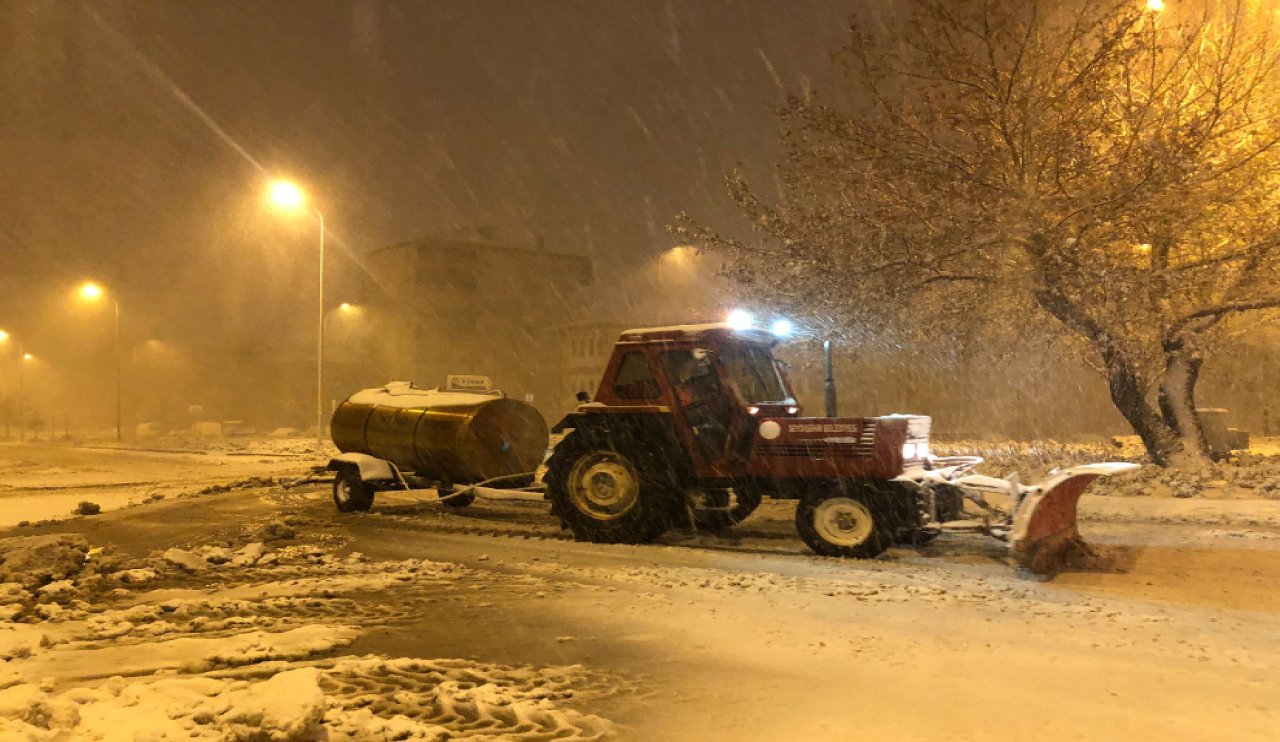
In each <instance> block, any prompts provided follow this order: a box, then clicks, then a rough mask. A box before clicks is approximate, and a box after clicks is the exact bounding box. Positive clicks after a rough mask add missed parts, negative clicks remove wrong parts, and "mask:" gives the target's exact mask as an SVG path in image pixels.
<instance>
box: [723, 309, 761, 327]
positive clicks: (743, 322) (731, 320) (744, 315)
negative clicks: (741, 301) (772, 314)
mask: <svg viewBox="0 0 1280 742" xmlns="http://www.w3.org/2000/svg"><path fill="white" fill-rule="evenodd" d="M755 321H756V320H755V317H752V316H751V312H748V311H747V310H745V309H735V310H733V311H732V312H729V316H728V317H726V318H725V322H726V323H728V325H729V327H731V328H733V329H735V330H738V331H739V332H741V331H743V330H750V329H751V327H752V326H753V325H754V324H755Z"/></svg>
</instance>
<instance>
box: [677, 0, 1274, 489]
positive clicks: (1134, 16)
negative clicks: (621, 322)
mask: <svg viewBox="0 0 1280 742" xmlns="http://www.w3.org/2000/svg"><path fill="white" fill-rule="evenodd" d="M1274 20H1275V19H1274V16H1273V13H1272V12H1267V11H1263V10H1260V9H1259V8H1257V7H1256V4H1251V3H1245V2H1237V3H1234V4H1223V5H1214V6H1213V7H1212V8H1211V9H1210V10H1207V11H1205V12H1204V13H1203V15H1200V16H1198V17H1194V18H1178V17H1175V16H1174V14H1173V11H1172V10H1170V11H1166V12H1165V13H1163V14H1156V13H1150V12H1146V11H1145V9H1144V8H1143V6H1142V4H1141V3H1139V2H1136V0H1125V1H1124V2H1116V1H1113V0H1076V1H1075V2H1068V3H1049V2H1036V1H1031V2H1024V3H1005V2H995V1H994V0H959V1H952V0H910V1H909V2H906V3H904V4H903V9H902V11H901V12H900V13H898V14H897V15H895V16H893V17H891V18H888V19H886V20H884V21H883V22H881V23H880V24H878V25H876V26H875V27H872V26H871V25H868V24H865V23H862V22H860V21H858V20H854V21H853V22H852V24H851V29H850V32H851V40H850V43H849V45H848V46H847V47H846V48H845V49H844V50H843V52H842V53H841V55H840V57H839V59H840V60H841V61H842V63H843V70H844V73H845V78H844V79H845V81H846V85H844V86H843V87H841V88H840V89H837V90H833V91H830V92H829V93H826V94H824V95H825V96H826V97H824V98H822V99H819V98H818V97H817V96H815V95H813V94H808V93H807V94H806V95H803V96H801V95H795V96H791V97H790V98H789V99H788V100H787V102H786V104H785V105H784V106H783V107H782V108H781V109H780V110H779V112H778V115H779V119H780V123H781V135H782V143H783V145H784V148H785V151H786V153H787V157H786V160H785V162H783V163H781V164H780V166H779V171H780V175H781V179H780V184H781V185H780V191H779V193H778V194H777V196H776V198H773V197H769V198H766V197H765V196H763V195H761V193H760V192H758V191H756V190H755V189H753V188H752V186H751V185H750V184H749V183H747V182H746V180H745V179H744V178H743V176H742V175H741V174H740V173H737V172H734V173H730V175H729V176H728V187H729V193H730V195H731V197H732V198H733V199H734V200H735V202H736V203H737V204H738V206H739V207H740V208H741V210H742V212H743V213H744V214H745V215H746V217H747V218H748V219H749V221H750V223H751V224H752V227H753V230H754V235H753V237H752V238H751V239H730V238H727V237H725V236H722V235H721V234H720V233H719V232H718V231H717V230H714V229H711V228H709V227H706V226H703V225H700V224H698V223H696V222H694V221H693V220H692V219H689V218H687V217H684V218H682V219H681V221H680V222H679V223H678V225H677V226H676V227H675V229H676V230H677V231H679V232H681V233H682V234H683V235H684V237H685V239H688V240H690V241H693V242H698V243H701V244H704V245H706V246H708V247H713V248H716V249H717V250H719V251H722V252H724V253H725V254H726V255H728V263H727V266H726V273H727V275H728V276H729V277H730V278H731V279H732V280H735V281H738V282H739V283H741V284H743V285H744V286H748V287H750V290H751V291H752V292H754V293H755V294H756V295H757V296H759V297H760V299H761V300H764V301H771V302H774V303H776V304H778V305H779V306H780V307H785V308H788V309H790V310H792V311H796V310H799V311H806V312H808V313H810V314H812V315H815V316H821V317H830V318H834V319H836V320H838V321H839V322H841V323H842V324H844V325H845V326H846V327H854V326H871V327H876V326H884V325H892V324H894V323H896V322H898V321H900V320H903V319H909V320H910V321H911V322H914V323H924V324H928V325H931V326H933V327H935V328H937V329H938V330H939V331H940V332H941V333H945V332H946V331H947V329H948V328H949V327H950V326H951V325H952V323H955V322H974V321H981V320H985V321H986V322H987V324H988V325H989V326H993V327H1001V328H1003V331H1004V332H1007V333H1017V332H1019V331H1022V332H1026V333H1028V334H1030V333H1033V332H1034V333H1042V332H1045V331H1046V328H1049V331H1052V332H1056V333H1060V334H1061V335H1062V336H1063V337H1067V338H1074V339H1075V340H1078V341H1080V342H1082V343H1083V344H1084V346H1086V347H1087V348H1088V349H1089V353H1090V355H1091V356H1092V357H1091V358H1090V359H1089V360H1090V361H1091V363H1093V364H1094V365H1095V367H1096V368H1098V369H1099V370H1101V371H1102V373H1103V374H1104V375H1105V376H1106V378H1107V382H1108V388H1109V389H1110V392H1111V398H1112V401H1113V402H1114V403H1115V405H1116V407H1117V409H1118V410H1119V411H1120V412H1121V413H1122V414H1123V415H1124V417H1125V418H1126V419H1127V420H1128V421H1129V423H1130V424H1131V425H1132V426H1133V428H1134V430H1135V432H1136V433H1138V435H1140V436H1141V437H1142V440H1143V441H1144V443H1145V444H1146V446H1147V450H1148V452H1149V453H1150V455H1151V457H1152V459H1153V460H1154V461H1156V462H1158V463H1161V464H1196V463H1198V462H1202V461H1205V460H1206V457H1207V455H1208V451H1207V448H1206V446H1205V443H1204V436H1203V432H1202V428H1201V426H1200V422H1199V419H1198V416H1197V415H1196V413H1195V409H1194V401H1193V400H1194V388H1195V382H1196V379H1197V374H1198V370H1199V367H1200V364H1201V363H1202V362H1203V357H1204V353H1205V350H1206V348H1208V347H1209V346H1210V345H1211V344H1212V343H1213V342H1214V333H1215V331H1216V328H1218V327H1219V325H1220V322H1221V320H1222V319H1223V318H1224V317H1227V316H1236V315H1240V314H1244V313H1249V312H1263V311H1266V310H1270V309H1274V308H1277V306H1280V305H1278V303H1277V297H1276V296H1275V294H1274V288H1273V287H1274V286H1276V285H1277V281H1280V255H1278V251H1277V250H1276V249H1275V248H1276V246H1277V245H1278V244H1280V208H1277V207H1280V203H1277V202H1278V201H1280V120H1278V116H1280V74H1277V72H1280V70H1277V62H1278V53H1280V48H1277V45H1276V43H1275V41H1274V39H1273V38H1272V37H1271V32H1270V29H1271V28H1272V27H1273V25H1274ZM1153 388H1158V390H1159V395H1158V396H1159V399H1158V403H1157V404H1156V405H1153V404H1152V403H1151V402H1149V401H1148V398H1147V397H1148V392H1149V391H1150V390H1151V389H1153Z"/></svg>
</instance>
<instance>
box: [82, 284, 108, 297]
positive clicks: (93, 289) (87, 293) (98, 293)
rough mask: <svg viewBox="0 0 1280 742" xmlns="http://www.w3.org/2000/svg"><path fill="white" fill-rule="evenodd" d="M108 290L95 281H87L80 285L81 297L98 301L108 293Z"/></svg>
mask: <svg viewBox="0 0 1280 742" xmlns="http://www.w3.org/2000/svg"><path fill="white" fill-rule="evenodd" d="M106 293H107V292H106V290H105V289H103V288H102V287H101V286H99V285H98V284H96V283H94V282H93V281H86V282H85V283H84V284H83V285H81V286H80V298H81V299H84V300H85V301H97V300H99V299H101V298H102V297H103V296H104V295H106Z"/></svg>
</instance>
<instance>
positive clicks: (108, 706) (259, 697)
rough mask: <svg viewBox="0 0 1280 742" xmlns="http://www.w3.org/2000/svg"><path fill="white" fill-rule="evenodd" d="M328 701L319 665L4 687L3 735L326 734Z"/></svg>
mask: <svg viewBox="0 0 1280 742" xmlns="http://www.w3.org/2000/svg"><path fill="white" fill-rule="evenodd" d="M326 706H327V703H326V701H325V696H324V691H323V690H321V688H320V672H319V671H318V670H316V669H314V668H301V669H296V670H286V671H284V672H281V673H277V674H276V675H273V676H272V677H270V678H268V679H267V680H263V681H260V682H246V681H232V680H219V679H214V678H206V677H197V678H165V679H161V680H153V681H146V682H135V683H129V682H127V681H126V680H124V679H123V678H121V677H114V678H112V679H111V680H109V681H108V682H106V683H104V684H103V685H102V686H100V687H98V688H78V689H73V690H69V691H66V692H64V693H61V694H54V693H52V692H49V691H46V690H41V689H38V688H36V687H35V686H30V685H25V686H20V687H17V688H13V689H9V690H7V691H0V737H3V738H4V739H28V740H55V739H58V740H61V739H81V740H134V739H146V740H157V741H159V740H190V739H215V740H263V742H267V741H268V740H270V741H272V742H290V741H292V740H312V739H317V738H322V736H321V735H322V732H321V729H320V727H321V723H322V721H323V719H324V714H325V711H326Z"/></svg>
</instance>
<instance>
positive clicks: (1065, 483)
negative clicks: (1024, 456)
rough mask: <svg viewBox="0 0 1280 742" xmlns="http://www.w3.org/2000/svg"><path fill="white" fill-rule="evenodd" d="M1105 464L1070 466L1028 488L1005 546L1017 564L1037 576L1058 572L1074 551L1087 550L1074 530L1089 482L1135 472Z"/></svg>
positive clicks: (1132, 467)
mask: <svg viewBox="0 0 1280 742" xmlns="http://www.w3.org/2000/svg"><path fill="white" fill-rule="evenodd" d="M1138 468H1139V466H1138V465H1137V464H1129V463H1120V462H1107V463H1101V464H1086V465H1084V466H1073V467H1071V468H1070V469H1064V470H1063V471H1061V472H1059V473H1057V474H1055V475H1054V476H1052V477H1050V478H1048V479H1046V480H1045V481H1043V482H1041V483H1040V484H1038V485H1036V486H1035V487H1031V488H1029V490H1028V491H1027V492H1026V494H1025V495H1024V496H1023V497H1022V500H1021V501H1020V502H1019V503H1018V506H1017V509H1016V510H1015V511H1014V514H1013V529H1012V530H1011V531H1010V533H1009V546H1010V547H1011V548H1012V549H1013V553H1014V556H1015V557H1016V558H1017V560H1018V563H1019V564H1020V565H1021V566H1022V567H1023V568H1025V569H1027V570H1029V571H1031V572H1034V573H1035V574H1039V575H1051V574H1054V573H1056V572H1057V571H1058V570H1059V569H1061V568H1062V566H1063V564H1064V563H1065V561H1066V559H1067V557H1068V556H1069V555H1070V554H1071V553H1072V552H1074V551H1085V552H1087V551H1088V550H1089V547H1088V545H1087V544H1085V542H1084V540H1083V539H1081V538H1080V531H1079V530H1078V528H1077V526H1076V505H1077V504H1078V503H1079V502H1080V496H1081V495H1083V494H1084V491H1085V490H1086V489H1088V487H1089V485H1090V484H1091V483H1092V482H1093V480H1095V479H1097V478H1098V477H1106V476H1110V475H1112V474H1122V473H1124V472H1129V471H1133V470H1135V469H1138Z"/></svg>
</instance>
